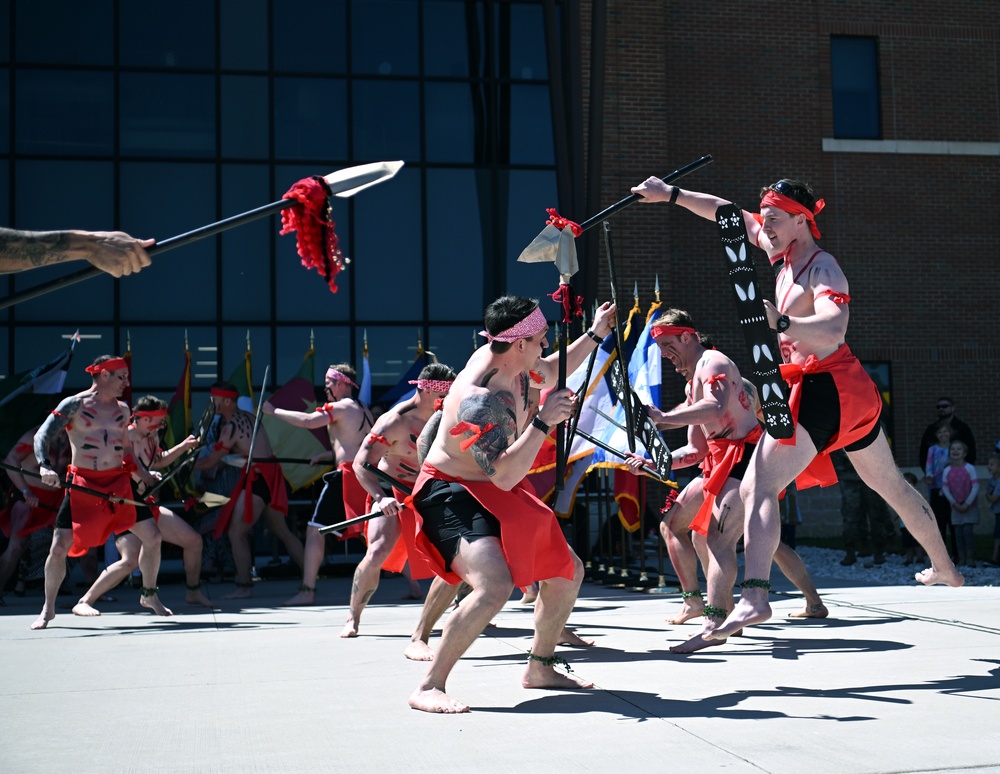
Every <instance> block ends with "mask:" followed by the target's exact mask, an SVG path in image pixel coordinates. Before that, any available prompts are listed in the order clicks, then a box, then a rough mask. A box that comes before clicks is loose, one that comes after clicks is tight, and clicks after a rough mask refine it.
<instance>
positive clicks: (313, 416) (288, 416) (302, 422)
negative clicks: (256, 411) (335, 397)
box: [262, 401, 338, 430]
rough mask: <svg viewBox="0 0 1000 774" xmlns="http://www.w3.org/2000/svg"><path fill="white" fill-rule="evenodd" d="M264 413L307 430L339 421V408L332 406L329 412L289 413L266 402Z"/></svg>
mask: <svg viewBox="0 0 1000 774" xmlns="http://www.w3.org/2000/svg"><path fill="white" fill-rule="evenodd" d="M262 410H263V412H264V413H265V414H268V415H270V416H272V417H277V418H278V419H280V420H281V421H282V422H287V423H288V424H290V425H294V426H295V427H304V428H306V429H307V430H315V429H316V428H319V427H326V426H327V425H332V424H333V423H334V422H336V421H337V413H338V409H337V406H336V405H334V406H331V407H330V408H329V409H328V410H327V411H308V412H307V411H289V410H288V409H283V408H275V407H274V406H273V405H272V404H271V402H270V401H265V402H264V406H263V409H262Z"/></svg>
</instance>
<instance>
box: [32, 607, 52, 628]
mask: <svg viewBox="0 0 1000 774" xmlns="http://www.w3.org/2000/svg"><path fill="white" fill-rule="evenodd" d="M55 617H56V614H55V613H50V612H48V611H47V610H42V612H41V613H40V614H39V616H38V618H36V619H35V622H34V623H33V624H31V626H30V627H29V628H31V629H44V628H46V627H47V626H48V625H49V621H51V620H52V619H53V618H55Z"/></svg>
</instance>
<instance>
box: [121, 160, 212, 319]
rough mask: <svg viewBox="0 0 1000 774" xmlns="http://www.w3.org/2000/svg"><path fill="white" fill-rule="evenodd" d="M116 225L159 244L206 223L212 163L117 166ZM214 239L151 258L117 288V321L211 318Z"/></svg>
mask: <svg viewBox="0 0 1000 774" xmlns="http://www.w3.org/2000/svg"><path fill="white" fill-rule="evenodd" d="M120 179H121V223H122V226H123V228H124V230H125V231H128V232H129V233H132V234H136V235H142V236H147V235H149V236H153V237H155V238H157V239H159V240H161V241H162V240H164V239H167V238H169V237H171V236H176V235H178V234H183V233H186V232H188V231H191V230H193V229H195V228H199V227H200V226H204V225H206V224H208V223H212V222H214V221H216V220H218V218H217V217H216V203H215V166H214V164H207V163H206V164H197V163H188V164H182V163H178V162H123V163H122V165H121V178H120ZM215 267H216V239H215V238H211V237H210V238H207V239H201V240H199V241H197V242H193V243H191V244H188V245H184V246H183V247H178V248H176V249H175V250H171V251H169V252H166V253H163V254H162V255H161V256H158V257H154V258H153V265H152V266H151V267H150V268H148V269H146V270H144V271H143V272H142V273H141V274H137V275H135V276H134V277H129V278H128V282H127V284H125V285H123V286H122V293H121V299H120V309H121V316H122V322H123V323H127V322H128V321H129V320H131V319H134V320H171V321H175V320H177V318H178V315H179V314H183V315H184V318H186V319H188V320H215V319H216V316H217V309H216V276H215Z"/></svg>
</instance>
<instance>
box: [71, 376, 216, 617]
mask: <svg viewBox="0 0 1000 774" xmlns="http://www.w3.org/2000/svg"><path fill="white" fill-rule="evenodd" d="M166 416H167V404H166V401H163V400H160V399H159V398H157V397H155V396H153V395H146V396H145V397H142V398H139V400H137V401H136V402H135V410H134V411H133V412H132V424H130V425H129V427H128V433H129V438H130V439H131V441H132V450H133V452H134V454H135V456H136V459H138V460H139V461H140V462H142V464H143V465H145V466H146V467H147V468H148V469H149V470H162V469H163V468H166V467H168V466H169V465H170V463H171V462H173V461H174V460H175V459H177V458H178V457H179V456H180V455H181V454H183V453H184V452H186V451H187V450H189V449H193V448H194V447H195V446H197V445H198V439H197V438H196V437H195V436H193V435H189V436H188V437H187V438H185V439H184V440H183V441H181V442H180V443H178V444H177V445H175V446H174V447H172V448H171V449H169V450H167V451H164V450H163V449H161V448H160V435H159V431H160V428H161V427H163V425H164V420H165V419H166ZM145 491H146V487H144V486H143V485H142V483H141V482H140V481H137V480H136V477H135V475H133V477H132V499H133V500H137V501H139V502H143V501H147V502H148V504H147V505H146V506H143V507H141V508H140V507H139V506H136V508H135V520H136V523H138V522H140V521H143V520H145V519H154V520H155V521H156V526H157V527H159V529H160V535H161V536H162V539H163V542H165V543H170V544H171V545H175V546H179V547H180V548H181V551H182V557H183V563H184V577H185V580H186V583H187V593H186V594H185V596H184V601H185V602H186V603H187V604H189V605H202V606H203V607H215V603H214V602H212V600H211V599H209V598H208V597H206V596H205V594H204V592H202V590H201V555H202V548H203V542H202V539H201V535H199V534H198V532H197V531H196V530H195V529H194V528H193V527H192V526H191V525H190V524H188V523H187V522H186V521H184V519H183V518H182V517H181V516H179V515H177V514H176V513H174V512H173V511H172V510H170V509H169V508H164V507H162V506H160V505H157V504H156V503H154V502H150V501H148V500H146V497H145V496H144V492H145ZM115 546H116V548H117V549H118V553H119V554H120V556H121V558H120V559H119V560H118V561H117V562H114V563H112V564H110V565H108V566H107V567H106V568H105V570H104V572H102V573H101V575H100V577H98V579H97V580H96V581H94V584H93V585H92V586H91V587H90V588H89V589H88V590H87V593H86V594H84V595H83V596H82V597H80V601H79V602H77V603H76V605H74V606H73V615H80V616H98V615H100V614H101V613H100V611H99V610H98V609H97V608H96V607H94V605H95V604H96V603H97V602H98V600H100V598H101V596H102V595H103V594H104V593H105V592H107V591H110V590H111V589H113V588H115V587H116V586H117V585H118V584H119V583H121V582H122V581H123V580H124V579H125V578H127V577H128V576H129V575H130V574H131V572H132V571H133V570H134V569H135V568H136V567H137V566H138V564H139V556H140V549H141V548H142V545H141V543H140V542H139V539H138V538H137V537H136V536H135V535H133V534H132V533H131V532H122V533H119V534H117V535H116V536H115Z"/></svg>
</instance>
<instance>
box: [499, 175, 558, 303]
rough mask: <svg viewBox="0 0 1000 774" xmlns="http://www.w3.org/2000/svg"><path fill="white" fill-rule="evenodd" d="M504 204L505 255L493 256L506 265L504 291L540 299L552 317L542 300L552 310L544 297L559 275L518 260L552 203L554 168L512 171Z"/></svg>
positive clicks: (548, 267)
mask: <svg viewBox="0 0 1000 774" xmlns="http://www.w3.org/2000/svg"><path fill="white" fill-rule="evenodd" d="M508 195H509V199H508V203H507V255H501V256H498V257H497V260H500V261H503V263H504V265H505V266H506V267H507V287H506V289H505V290H504V292H506V293H511V294H513V295H516V296H529V297H531V298H537V299H539V300H540V301H542V302H543V305H542V311H543V312H545V315H546V317H549V318H550V319H554V317H555V312H554V311H552V312H550V311H549V310H548V309H546V303H545V302H548V305H550V306H551V307H552V309H553V310H555V304H553V303H551V301H550V300H549V299H547V298H546V297H545V294H546V293H552V292H554V291H555V289H556V286H557V285H558V282H559V278H558V274H557V273H556V271H555V269H554V268H553V267H552V266H551V265H550V264H547V263H518V262H517V257H518V256H519V255H520V254H521V251H522V250H523V249H524V248H525V247H527V246H528V245H529V244H531V240H533V239H534V238H535V237H536V236H538V232H539V231H541V230H542V229H543V228H545V220H546V214H545V208H546V207H552V206H554V204H555V202H557V201H558V198H557V196H556V173H555V171H554V170H542V171H512V172H511V173H510V190H509V193H508Z"/></svg>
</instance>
